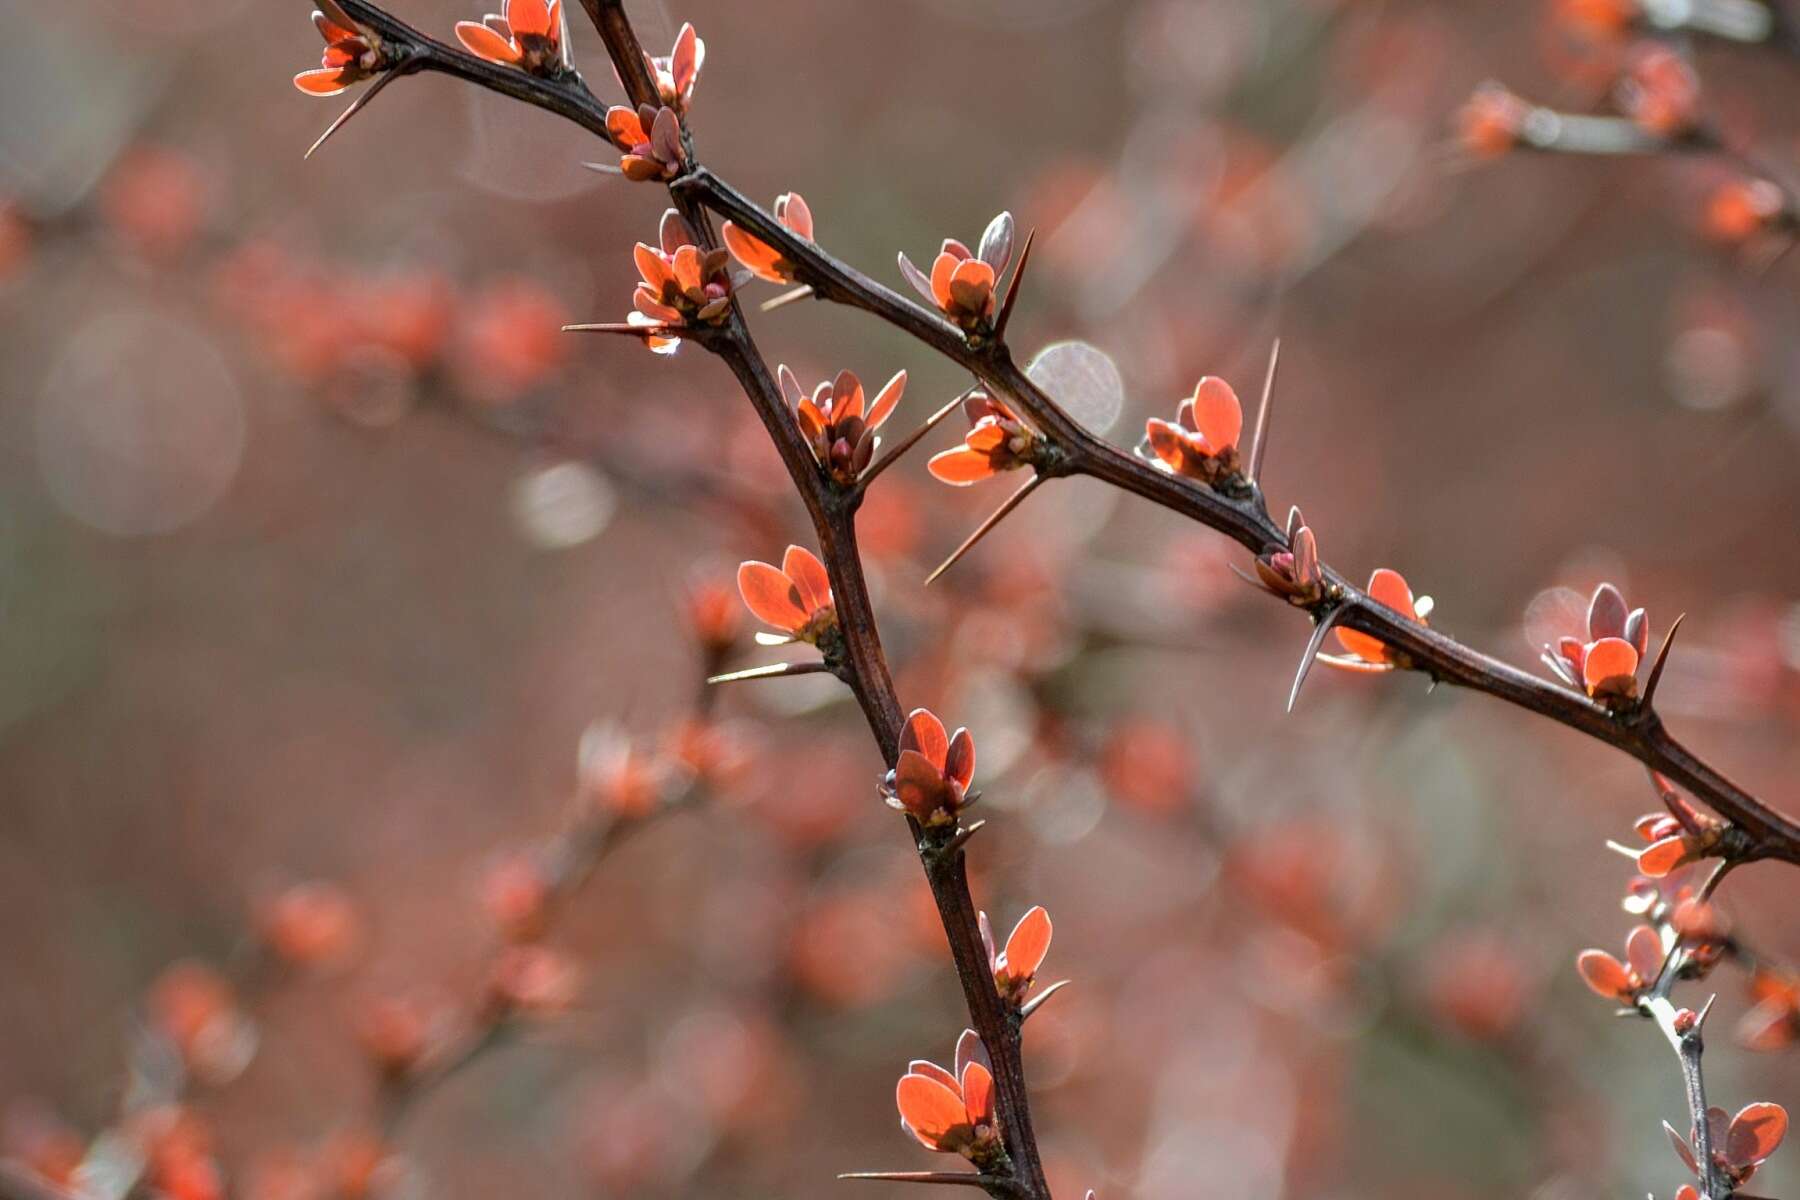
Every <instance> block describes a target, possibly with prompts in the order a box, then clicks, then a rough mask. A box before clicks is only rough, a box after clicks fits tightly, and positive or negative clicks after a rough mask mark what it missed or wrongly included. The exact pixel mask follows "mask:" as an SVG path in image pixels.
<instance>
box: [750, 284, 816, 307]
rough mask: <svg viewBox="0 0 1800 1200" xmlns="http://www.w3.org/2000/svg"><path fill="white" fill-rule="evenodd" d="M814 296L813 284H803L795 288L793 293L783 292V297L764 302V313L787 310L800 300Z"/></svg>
mask: <svg viewBox="0 0 1800 1200" xmlns="http://www.w3.org/2000/svg"><path fill="white" fill-rule="evenodd" d="M812 294H813V289H812V284H810V283H803V284H801V285H800V286H799V287H797V288H795V289H794V290H793V291H791V292H783V293H782V294H781V295H779V296H777V297H775V298H774V299H773V300H764V301H763V302H762V311H763V312H766V313H771V312H774V311H775V310H776V309H778V308H786V307H787V306H788V305H790V304H793V303H795V302H797V301H800V300H804V299H806V298H807V297H808V296H811V295H812Z"/></svg>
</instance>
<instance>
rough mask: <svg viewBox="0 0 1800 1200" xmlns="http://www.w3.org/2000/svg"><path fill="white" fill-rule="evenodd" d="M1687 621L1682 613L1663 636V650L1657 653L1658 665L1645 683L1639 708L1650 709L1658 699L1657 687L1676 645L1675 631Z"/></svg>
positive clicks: (1653, 668) (1651, 670) (1652, 668)
mask: <svg viewBox="0 0 1800 1200" xmlns="http://www.w3.org/2000/svg"><path fill="white" fill-rule="evenodd" d="M1685 620H1687V614H1686V613H1682V614H1681V615H1680V616H1679V617H1676V618H1675V623H1674V624H1672V625H1670V626H1669V632H1667V633H1665V634H1663V642H1662V649H1661V650H1658V651H1657V652H1656V664H1655V665H1654V666H1652V667H1651V668H1650V678H1649V679H1648V680H1647V681H1646V682H1645V683H1644V698H1643V699H1642V700H1641V701H1639V702H1638V707H1640V708H1649V707H1650V702H1651V701H1653V700H1655V699H1656V685H1657V684H1659V683H1661V682H1662V673H1663V667H1664V666H1665V665H1667V663H1668V661H1669V647H1670V646H1672V645H1674V644H1675V631H1676V630H1677V629H1680V628H1681V623H1682V622H1683V621H1685Z"/></svg>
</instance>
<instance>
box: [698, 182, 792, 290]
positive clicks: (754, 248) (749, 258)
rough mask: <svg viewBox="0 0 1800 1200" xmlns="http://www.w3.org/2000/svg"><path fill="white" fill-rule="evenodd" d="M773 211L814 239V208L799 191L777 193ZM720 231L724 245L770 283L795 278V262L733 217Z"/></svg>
mask: <svg viewBox="0 0 1800 1200" xmlns="http://www.w3.org/2000/svg"><path fill="white" fill-rule="evenodd" d="M774 212H775V219H776V220H777V221H780V222H781V223H782V224H783V225H784V226H786V227H787V228H788V229H789V230H791V231H792V232H793V233H795V234H796V235H798V236H800V237H803V238H805V239H806V240H807V241H809V242H810V241H812V240H813V215H812V209H811V208H809V207H807V204H806V198H805V197H804V196H802V195H801V194H800V193H799V192H783V193H782V194H781V195H779V196H777V197H775V209H774ZM719 232H720V234H721V235H722V236H723V237H724V239H725V248H726V249H728V250H730V251H731V254H732V257H733V258H736V259H737V260H738V262H740V263H742V264H743V265H744V269H745V270H747V271H749V272H750V273H751V274H752V275H754V276H756V277H757V278H758V279H766V280H768V281H769V282H770V283H792V282H794V264H793V263H791V262H789V261H788V260H787V259H786V258H784V257H783V256H782V254H781V252H780V251H779V250H777V249H775V247H773V246H771V245H769V244H768V243H767V242H764V241H762V240H761V239H759V238H757V237H755V236H754V235H752V234H749V233H746V232H745V231H744V230H743V229H742V228H740V227H739V226H738V225H737V224H736V223H735V222H732V221H727V222H725V224H724V225H722V226H720V228H719Z"/></svg>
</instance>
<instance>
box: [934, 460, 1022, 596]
mask: <svg viewBox="0 0 1800 1200" xmlns="http://www.w3.org/2000/svg"><path fill="white" fill-rule="evenodd" d="M1042 482H1044V476H1042V475H1033V476H1032V477H1031V478H1030V479H1027V480H1026V481H1025V486H1024V487H1022V488H1020V489H1019V490H1018V491H1016V492H1014V493H1013V494H1012V495H1010V496H1008V497H1007V498H1006V503H1004V504H1002V505H1001V506H1000V507H999V508H996V509H995V510H994V513H993V515H992V516H990V517H989V518H988V519H987V520H985V521H983V522H982V523H981V524H980V525H978V526H976V527H975V532H974V533H971V534H970V535H969V536H968V537H967V538H965V539H964V540H963V544H962V545H960V546H958V547H957V548H956V553H954V554H952V555H951V556H950V557H949V558H946V559H945V560H944V561H943V562H942V563H940V564H939V565H938V569H937V570H935V571H933V572H932V573H931V574H929V575H927V576H926V577H925V585H926V586H927V587H929V586H931V583H932V581H933V580H935V579H936V578H937V577H938V576H939V575H942V574H943V573H944V572H945V571H948V570H949V569H950V568H951V567H953V566H955V565H956V560H957V559H959V558H961V557H962V556H963V555H965V554H967V553H968V552H969V551H970V550H973V549H974V548H975V543H976V542H979V541H980V540H981V539H982V538H984V537H986V536H987V535H988V534H989V532H991V531H992V530H993V528H994V526H996V525H998V524H999V523H1000V522H1001V521H1003V520H1005V519H1006V517H1007V515H1008V514H1009V513H1011V512H1012V510H1013V509H1015V508H1017V507H1019V505H1021V504H1023V503H1024V502H1025V497H1027V496H1029V495H1031V492H1032V489H1033V488H1035V487H1037V485H1038V484H1040V483H1042Z"/></svg>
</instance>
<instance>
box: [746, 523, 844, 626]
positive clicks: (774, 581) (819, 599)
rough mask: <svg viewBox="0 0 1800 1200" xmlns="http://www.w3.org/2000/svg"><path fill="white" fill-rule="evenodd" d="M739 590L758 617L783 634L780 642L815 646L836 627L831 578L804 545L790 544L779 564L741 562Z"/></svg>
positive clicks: (823, 566)
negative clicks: (803, 643) (828, 631)
mask: <svg viewBox="0 0 1800 1200" xmlns="http://www.w3.org/2000/svg"><path fill="white" fill-rule="evenodd" d="M738 592H739V593H740V594H741V595H742V596H743V598H744V606H745V607H746V608H748V609H749V610H750V611H751V612H752V613H754V614H755V615H756V618H757V620H759V621H762V622H764V623H765V624H768V625H771V626H773V627H774V628H776V629H779V630H780V631H781V632H782V634H784V635H785V636H784V637H782V638H781V639H779V640H780V641H791V642H807V643H810V644H812V645H817V644H818V643H819V639H820V637H822V636H823V635H824V633H825V632H826V631H827V630H831V629H836V628H837V611H836V609H834V608H833V607H832V603H831V577H830V576H829V575H828V574H826V572H825V564H824V563H822V562H820V561H819V559H818V556H817V555H815V554H813V552H812V551H810V550H807V549H805V548H803V547H800V546H789V547H788V548H787V553H786V554H785V555H783V556H782V559H781V566H779V567H776V566H772V565H770V564H769V563H765V562H746V563H743V564H742V565H740V566H739V567H738ZM758 640H766V639H762V638H759V639H758Z"/></svg>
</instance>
